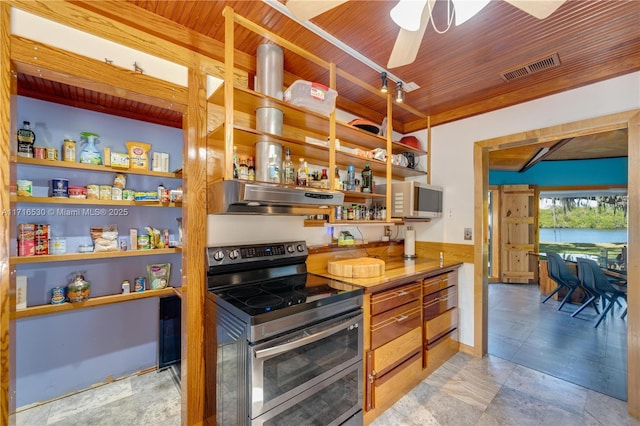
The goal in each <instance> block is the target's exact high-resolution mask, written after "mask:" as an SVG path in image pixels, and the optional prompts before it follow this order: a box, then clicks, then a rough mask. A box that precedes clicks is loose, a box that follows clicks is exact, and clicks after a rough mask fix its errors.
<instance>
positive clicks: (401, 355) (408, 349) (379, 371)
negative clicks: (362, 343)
mask: <svg viewBox="0 0 640 426" xmlns="http://www.w3.org/2000/svg"><path fill="white" fill-rule="evenodd" d="M421 350H422V329H421V328H420V327H416V328H414V329H413V330H411V331H409V332H408V333H405V334H403V335H402V336H400V337H398V338H397V339H394V340H392V341H390V342H388V343H387V344H385V345H382V346H380V347H379V348H378V349H376V350H374V351H371V355H370V356H371V368H372V370H374V371H375V372H376V375H377V376H382V375H384V374H386V373H387V372H389V370H391V369H393V368H394V367H396V366H397V365H399V364H401V363H402V362H403V361H406V360H407V359H408V358H410V357H411V356H412V355H413V354H415V353H416V352H420V351H421Z"/></svg>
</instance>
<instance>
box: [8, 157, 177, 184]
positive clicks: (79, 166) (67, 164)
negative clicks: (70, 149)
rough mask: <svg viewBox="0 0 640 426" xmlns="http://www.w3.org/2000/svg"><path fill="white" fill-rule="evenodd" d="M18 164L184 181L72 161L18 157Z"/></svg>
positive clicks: (171, 175) (173, 175)
mask: <svg viewBox="0 0 640 426" xmlns="http://www.w3.org/2000/svg"><path fill="white" fill-rule="evenodd" d="M17 162H18V164H29V165H32V166H44V167H61V168H65V169H75V170H91V171H96V172H111V173H124V174H132V175H145V176H156V177H166V178H172V179H182V173H181V172H179V173H171V172H154V171H152V170H144V169H127V168H122V167H111V166H98V165H95V164H85V163H74V162H71V161H60V160H43V159H40V158H28V157H18V158H17Z"/></svg>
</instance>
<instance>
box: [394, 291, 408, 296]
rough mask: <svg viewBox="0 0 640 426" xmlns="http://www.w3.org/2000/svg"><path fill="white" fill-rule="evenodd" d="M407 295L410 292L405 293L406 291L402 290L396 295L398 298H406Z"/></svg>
mask: <svg viewBox="0 0 640 426" xmlns="http://www.w3.org/2000/svg"><path fill="white" fill-rule="evenodd" d="M407 294H409V292H408V291H404V290H402V291H399V292H397V293H396V296H406V295H407Z"/></svg>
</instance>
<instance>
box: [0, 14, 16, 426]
mask: <svg viewBox="0 0 640 426" xmlns="http://www.w3.org/2000/svg"><path fill="white" fill-rule="evenodd" d="M10 29H11V7H10V6H9V4H7V3H6V2H0V139H2V140H4V141H6V142H4V143H2V144H0V164H1V165H2V167H0V182H1V183H2V185H1V186H0V205H2V208H7V207H11V201H10V191H9V182H11V176H12V174H14V173H15V166H11V155H12V153H14V152H15V148H16V147H15V138H14V137H13V135H14V129H16V124H15V122H16V113H15V94H16V88H17V77H16V76H17V74H15V70H14V69H13V68H12V65H11V33H10ZM7 166H9V167H7ZM12 222H15V219H14V218H13V217H12V216H10V215H4V214H3V215H0V229H2V237H1V238H0V424H3V425H6V424H9V422H10V416H9V413H13V412H14V411H15V408H16V406H15V404H16V401H15V398H14V397H13V395H15V389H16V381H15V374H16V366H15V321H13V320H12V319H11V318H12V317H13V315H14V314H15V309H16V308H15V297H14V296H13V295H14V294H15V286H16V283H15V278H13V277H12V274H11V265H10V263H9V254H10V233H9V232H7V231H8V230H9V229H11V226H12Z"/></svg>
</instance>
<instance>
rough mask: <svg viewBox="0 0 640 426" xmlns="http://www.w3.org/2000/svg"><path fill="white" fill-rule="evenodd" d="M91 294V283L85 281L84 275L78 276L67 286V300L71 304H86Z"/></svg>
mask: <svg viewBox="0 0 640 426" xmlns="http://www.w3.org/2000/svg"><path fill="white" fill-rule="evenodd" d="M90 292H91V289H90V286H89V282H88V281H86V280H85V279H84V275H81V274H78V275H76V276H75V277H74V278H73V281H72V282H71V284H69V285H68V286H67V299H69V302H71V303H76V302H84V301H85V300H87V299H88V298H89V294H90Z"/></svg>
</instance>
